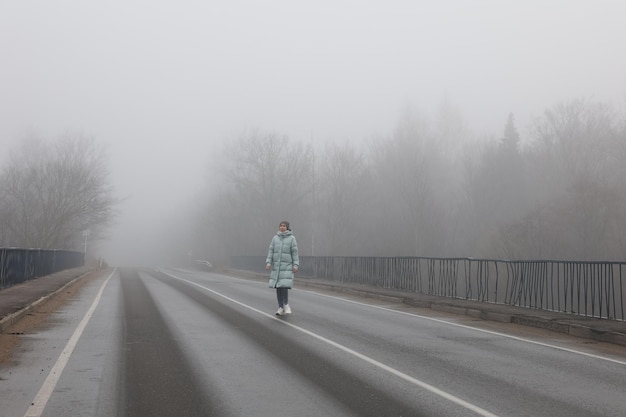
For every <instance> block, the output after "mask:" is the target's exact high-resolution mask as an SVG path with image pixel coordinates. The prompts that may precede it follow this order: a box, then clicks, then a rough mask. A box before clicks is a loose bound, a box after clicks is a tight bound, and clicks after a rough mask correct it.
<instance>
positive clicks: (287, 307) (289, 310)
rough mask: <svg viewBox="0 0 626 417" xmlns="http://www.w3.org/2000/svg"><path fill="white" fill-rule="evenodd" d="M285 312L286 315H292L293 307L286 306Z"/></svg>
mask: <svg viewBox="0 0 626 417" xmlns="http://www.w3.org/2000/svg"><path fill="white" fill-rule="evenodd" d="M283 311H284V312H285V314H291V307H289V304H285V308H284V309H283Z"/></svg>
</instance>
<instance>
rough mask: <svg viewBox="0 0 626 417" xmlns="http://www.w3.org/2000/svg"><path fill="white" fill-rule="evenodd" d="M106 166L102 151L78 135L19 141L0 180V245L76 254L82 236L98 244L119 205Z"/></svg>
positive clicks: (89, 139)
mask: <svg viewBox="0 0 626 417" xmlns="http://www.w3.org/2000/svg"><path fill="white" fill-rule="evenodd" d="M106 163H107V158H106V154H105V152H104V149H103V148H101V147H99V146H97V145H96V143H95V141H94V140H93V139H92V138H89V137H86V136H84V135H82V134H71V133H66V134H65V135H63V136H61V137H60V138H59V139H58V140H57V141H56V142H54V143H45V142H44V141H42V140H41V139H38V138H34V137H31V138H28V139H27V140H25V141H23V142H22V146H21V147H20V148H19V149H18V150H17V151H16V152H13V153H12V154H11V157H10V161H9V163H8V165H7V166H6V167H4V170H3V172H2V175H1V176H0V192H1V193H2V196H3V198H2V203H1V205H0V224H2V226H1V229H0V230H3V232H4V234H3V236H2V243H3V244H4V245H10V246H19V247H31V248H41V249H74V250H79V249H82V248H83V246H82V242H83V237H82V233H83V232H84V231H85V230H90V232H91V233H90V234H91V238H92V239H93V238H97V237H98V235H99V233H100V232H101V231H102V229H103V227H104V226H106V225H107V224H108V223H109V222H110V220H111V219H112V217H113V208H114V206H115V204H116V203H117V202H118V201H117V200H116V199H115V198H114V197H113V190H112V187H111V186H110V184H109V183H108V171H107V165H106Z"/></svg>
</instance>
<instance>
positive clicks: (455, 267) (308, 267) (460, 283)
mask: <svg viewBox="0 0 626 417" xmlns="http://www.w3.org/2000/svg"><path fill="white" fill-rule="evenodd" d="M230 266H231V267H232V268H237V269H245V270H250V271H255V272H260V273H265V257H262V256H234V257H231V265H230ZM298 274H299V275H300V276H301V277H303V278H306V277H315V278H321V279H327V280H332V281H336V282H345V283H354V284H365V285H371V286H376V287H381V288H388V289H395V290H401V291H408V292H418V293H423V294H429V295H436V296H441V297H453V298H461V299H467V300H475V301H481V302H487V303H495V304H506V305H512V306H518V307H525V308H534V309H542V310H548V311H558V312H564V313H569V314H574V315H579V316H588V317H595V318H603V319H610V320H620V321H624V320H626V316H625V315H624V304H625V301H624V295H625V294H626V291H625V290H626V288H625V285H626V282H624V278H626V277H624V275H625V274H626V262H591V261H590V262H587V261H552V260H536V261H504V260H492V259H473V258H421V257H388V258H376V257H325V256H301V257H300V270H299V273H298Z"/></svg>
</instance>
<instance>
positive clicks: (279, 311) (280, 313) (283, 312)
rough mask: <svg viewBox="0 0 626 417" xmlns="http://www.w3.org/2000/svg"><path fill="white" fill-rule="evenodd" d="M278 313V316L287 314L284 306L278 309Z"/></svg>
mask: <svg viewBox="0 0 626 417" xmlns="http://www.w3.org/2000/svg"><path fill="white" fill-rule="evenodd" d="M276 315H277V316H284V315H285V310H283V308H282V307H278V310H277V311H276Z"/></svg>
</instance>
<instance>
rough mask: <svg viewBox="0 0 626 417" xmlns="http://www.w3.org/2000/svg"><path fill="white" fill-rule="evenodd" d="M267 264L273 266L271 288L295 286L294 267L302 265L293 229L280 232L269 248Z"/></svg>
mask: <svg viewBox="0 0 626 417" xmlns="http://www.w3.org/2000/svg"><path fill="white" fill-rule="evenodd" d="M265 263H266V264H270V265H271V266H272V269H271V272H270V287H271V288H293V267H294V266H300V259H299V258H298V243H297V242H296V237H295V236H294V235H293V234H292V232H291V230H287V231H285V232H284V233H281V232H278V233H276V235H275V236H274V237H273V238H272V241H271V243H270V247H269V249H268V250H267V259H266V260H265Z"/></svg>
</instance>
